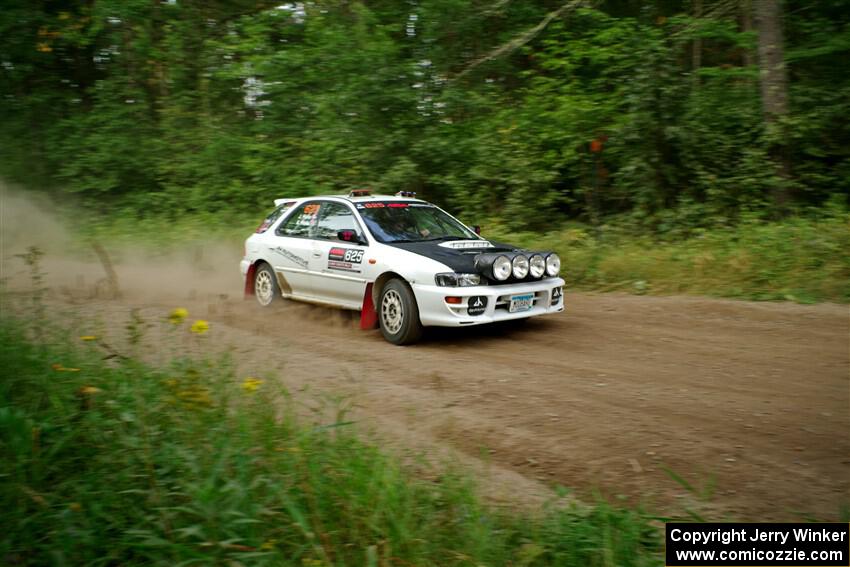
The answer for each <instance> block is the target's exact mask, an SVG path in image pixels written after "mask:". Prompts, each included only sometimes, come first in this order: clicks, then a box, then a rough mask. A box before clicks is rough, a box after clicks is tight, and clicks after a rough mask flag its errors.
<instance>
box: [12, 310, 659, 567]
mask: <svg viewBox="0 0 850 567" xmlns="http://www.w3.org/2000/svg"><path fill="white" fill-rule="evenodd" d="M6 299H8V298H6ZM4 313H5V315H4V317H3V318H2V319H0V367H2V368H3V369H4V379H3V380H2V381H0V508H2V510H4V512H3V524H4V530H3V533H2V535H0V560H2V562H3V563H4V564H6V565H47V564H55V565H61V564H70V565H82V564H86V565H117V564H120V565H141V564H168V565H199V564H233V565H237V564H242V565H244V564H250V565H299V566H305V565H308V566H320V565H327V566H330V565H351V566H378V565H381V566H384V565H387V566H388V565H434V566H437V565H439V566H449V565H470V566H472V565H517V566H519V565H599V566H603V565H660V564H661V559H660V548H661V541H660V533H659V531H658V528H657V525H656V524H654V523H653V521H652V518H651V517H650V516H649V515H648V514H646V513H644V512H642V511H641V510H637V509H625V508H619V507H616V506H613V505H610V504H608V503H605V502H602V501H600V502H597V503H594V504H592V505H588V506H585V505H577V504H569V503H568V502H569V501H568V500H563V499H556V500H555V501H553V502H552V503H551V505H548V506H545V507H544V508H542V509H539V510H537V511H533V510H530V508H531V507H530V506H529V507H528V508H527V509H525V510H523V511H517V510H511V509H503V508H499V507H496V506H493V505H488V504H486V503H484V502H483V501H482V500H481V497H480V496H479V495H478V494H477V492H476V489H475V487H474V484H473V482H472V481H471V479H470V478H469V477H468V476H467V474H466V473H464V472H462V471H457V470H451V471H450V470H447V471H446V472H444V473H443V474H441V475H439V476H438V478H436V479H434V480H426V479H423V478H416V477H415V476H412V475H411V473H410V471H408V470H407V469H406V468H405V467H403V466H401V465H400V464H399V463H398V460H397V458H395V457H394V456H393V455H390V454H386V453H384V452H382V451H380V450H379V449H377V448H376V447H374V446H372V445H370V444H368V443H367V442H364V441H363V440H362V439H360V438H358V437H357V434H356V430H355V425H354V424H352V423H350V422H347V421H345V417H344V415H340V416H338V417H337V418H336V419H331V420H330V421H329V422H327V423H308V422H306V421H303V420H299V419H298V418H296V417H295V410H294V405H295V402H294V400H293V399H292V398H291V397H290V396H289V394H288V393H287V392H286V391H285V390H284V389H282V387H281V385H280V383H279V382H278V381H277V379H276V377H275V376H261V377H251V376H236V375H234V372H233V371H232V369H231V366H230V365H229V363H228V360H227V358H226V357H224V358H219V357H214V356H212V355H210V354H209V353H206V354H205V351H204V348H203V343H204V340H205V338H206V335H207V334H208V333H214V332H215V328H214V327H212V328H211V327H210V326H209V325H208V324H206V322H204V321H193V320H192V319H191V318H189V317H188V316H189V314H188V313H187V312H186V311H185V310H181V309H176V310H175V311H174V312H172V313H171V314H170V315H169V314H168V313H164V314H163V319H162V320H161V321H159V322H157V323H156V324H159V325H164V326H167V327H168V328H169V333H171V334H172V335H173V341H174V342H176V343H177V344H180V345H182V349H181V350H182V352H181V353H178V355H177V356H176V358H175V359H174V360H173V361H172V362H171V363H170V364H169V365H168V366H167V367H164V368H151V367H148V366H145V365H144V364H142V363H140V362H138V361H137V360H134V359H133V358H129V357H125V356H123V355H122V354H120V353H116V352H115V351H114V349H112V348H111V347H109V348H104V346H103V345H104V343H105V342H106V341H107V340H108V339H109V338H108V337H100V336H94V335H80V333H81V332H85V331H84V329H80V328H78V327H75V328H74V329H73V330H70V329H64V328H61V327H63V325H62V323H61V321H47V320H43V319H38V318H30V319H28V320H27V321H21V320H16V319H13V318H11V317H10V316H9V315H8V311H6V312H4ZM144 328H145V325H136V326H132V325H131V326H130V327H128V329H127V333H128V337H127V339H128V341H129V342H130V344H133V343H134V342H135V341H138V340H140V339H141V335H140V333H143V332H144V331H143V329H144Z"/></svg>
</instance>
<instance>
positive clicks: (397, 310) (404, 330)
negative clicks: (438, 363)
mask: <svg viewBox="0 0 850 567" xmlns="http://www.w3.org/2000/svg"><path fill="white" fill-rule="evenodd" d="M379 305H380V310H379V311H378V315H379V321H380V324H381V334H383V335H384V338H385V339H387V340H388V341H389V342H391V343H393V344H394V345H409V344H412V343H415V342H416V341H418V340H419V339H420V338H421V337H422V323H421V322H420V321H419V306H418V305H417V304H416V298H415V297H414V296H413V291H412V290H411V289H410V286H408V285H407V284H406V283H405V282H403V281H401V280H398V279H393V280H390V281H389V282H387V285H385V286H384V289H382V290H381V297H380V302H379Z"/></svg>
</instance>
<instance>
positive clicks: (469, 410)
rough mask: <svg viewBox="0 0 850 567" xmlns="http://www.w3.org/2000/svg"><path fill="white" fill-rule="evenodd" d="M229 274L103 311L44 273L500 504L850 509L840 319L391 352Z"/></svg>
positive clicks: (622, 331) (849, 329) (578, 303)
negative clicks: (198, 334) (334, 414)
mask: <svg viewBox="0 0 850 567" xmlns="http://www.w3.org/2000/svg"><path fill="white" fill-rule="evenodd" d="M237 254H238V252H237V253H236V254H234V251H232V250H229V249H226V250H224V252H222V253H220V254H219V256H220V257H214V258H213V257H208V256H203V257H200V256H198V257H192V259H191V260H190V261H187V260H183V259H180V261H170V262H166V263H157V262H153V261H144V262H142V261H139V260H136V261H135V264H136V265H135V266H128V265H126V263H119V265H118V266H117V269H118V275H119V280H120V282H121V287H122V290H123V292H124V298H123V299H121V300H103V299H92V297H93V296H97V295H98V294H100V295H101V296H102V295H103V288H104V286H103V285H102V284H103V281H102V280H101V281H100V282H98V283H96V284H94V283H93V282H94V280H95V279H97V278H100V277H101V276H99V275H98V274H101V275H102V274H103V270H102V269H101V267H100V266H99V265H97V263H96V262H95V263H94V264H91V263H79V262H72V261H70V260H64V259H63V257H62V256H61V255H56V254H53V255H51V254H48V256H47V257H46V258H45V263H46V271H47V272H48V274H49V277H48V279H47V280H46V284H47V285H49V286H50V287H51V290H52V291H51V293H50V295H49V297H51V298H52V299H51V300H54V301H58V302H60V303H62V304H63V305H64V308H67V309H69V310H71V311H72V312H73V313H74V314H72V315H69V316H70V317H74V318H75V320H77V319H78V320H80V321H83V322H84V321H88V323H80V324H81V325H92V324H94V325H95V326H97V325H98V324H102V325H103V326H104V329H103V332H104V333H106V334H108V335H110V337H111V338H110V340H112V341H113V342H115V341H118V340H120V337H121V336H124V335H125V334H126V331H125V323H126V321H127V319H128V317H129V312H130V309H132V308H140V311H139V313H140V315H141V316H142V317H143V318H144V319H145V320H147V321H155V320H159V321H162V319H163V316H164V314H166V313H168V311H169V310H171V309H173V308H174V307H176V306H178V305H179V306H185V307H188V308H189V310H190V311H191V313H192V316H193V317H203V318H206V319H209V320H210V322H211V326H212V329H211V332H210V333H209V334H208V335H207V336H206V337H205V339H207V343H208V345H209V347H210V348H212V349H228V350H230V351H231V352H232V353H233V357H234V360H235V361H236V364H237V370H238V372H239V373H240V376H242V375H252V376H257V375H261V376H267V377H269V378H271V377H272V376H280V380H281V381H282V383H283V385H284V386H286V388H288V389H289V390H291V391H293V392H299V393H298V394H297V396H298V398H299V399H300V400H303V401H304V404H305V405H311V404H312V405H316V404H317V403H318V401H317V400H324V401H325V403H326V405H330V406H333V405H338V406H342V407H348V408H350V414H349V417H350V418H353V419H356V420H357V421H358V422H359V427H360V431H367V432H369V431H371V432H374V434H375V436H376V439H377V440H378V441H379V442H381V443H385V444H389V445H391V446H392V450H393V451H394V452H397V453H398V454H404V455H407V454H411V453H413V454H414V455H415V454H416V453H422V454H426V455H428V456H429V457H432V458H433V457H434V456H435V455H436V456H437V457H438V460H439V458H449V459H452V460H460V461H462V462H463V463H464V464H465V466H467V467H469V468H471V469H472V470H474V471H476V474H477V476H479V477H480V479H481V483H482V485H483V486H484V488H485V489H486V490H487V492H488V493H489V494H490V495H491V496H492V497H493V498H496V499H499V498H506V499H509V500H512V501H514V502H516V501H518V500H519V501H526V500H528V501H537V500H539V499H540V498H545V497H548V496H550V495H551V494H552V493H551V490H550V489H551V488H552V487H554V486H556V485H562V486H565V487H570V488H574V489H576V490H577V492H578V494H579V496H580V497H583V498H587V497H588V496H589V495H590V494H591V493H592V492H593V491H594V490H597V489H598V490H599V491H601V492H602V493H603V494H605V495H606V496H608V497H617V496H619V495H623V496H624V497H625V498H626V499H627V500H628V501H630V502H647V503H648V505H649V506H651V507H652V508H653V509H654V510H660V511H662V512H664V513H669V514H682V513H684V511H685V510H693V511H696V512H697V513H700V514H703V515H706V516H708V517H712V518H718V517H725V516H728V517H730V518H737V519H748V520H791V519H796V518H800V517H809V516H811V517H816V518H821V519H837V518H838V517H839V513H840V510H841V507H842V506H844V507H845V509H846V507H848V506H850V353H848V350H849V349H850V309H848V307H847V306H841V305H829V304H827V305H814V306H804V305H796V304H790V303H751V302H742V301H724V300H715V299H705V298H694V297H637V296H628V295H618V294H577V293H568V294H567V295H566V311H565V312H564V313H561V314H558V315H554V316H549V317H548V318H540V319H537V320H533V321H530V322H529V323H528V324H527V325H525V326H524V327H509V326H508V327H506V326H499V327H494V326H490V327H481V328H465V329H462V330H449V329H443V330H432V331H431V332H429V333H428V334H426V337H425V340H424V341H423V342H422V343H421V344H418V345H415V346H412V347H395V346H392V345H390V344H388V343H386V342H385V341H384V340H383V339H382V338H381V335H380V333H379V332H378V331H360V330H359V329H358V328H357V323H358V320H357V316H356V314H355V313H353V312H344V311H335V310H331V309H327V308H321V307H315V306H311V305H306V304H299V303H294V302H284V303H283V305H280V306H278V307H276V308H272V309H270V310H262V309H260V308H259V307H257V306H255V305H254V303H253V302H251V301H243V300H242V298H241V295H240V282H239V276H238V274H237V273H236V270H235V269H234V268H233V266H234V265H235V263H234V262H233V261H230V259H231V258H232V257H236V255H237ZM125 256H126V257H127V258H134V257H136V256H137V255H131V254H126V255H125ZM10 257H11V256H10ZM190 264H196V265H194V266H190ZM223 266H224V267H226V269H224V268H222V267H223ZM4 267H5V270H4V272H5V275H4V277H7V279H8V281H7V289H9V290H10V291H12V292H15V291H16V290H17V291H25V290H26V289H28V288H29V287H30V282H29V279H28V275H27V270H26V269H25V267H24V266H23V265H22V263H20V262H18V263H15V262H13V261H12V260H6V261H4ZM97 289H100V292H96V291H95V290H97ZM96 321H101V322H102V323H92V322H96ZM166 326H167V325H166ZM162 327H163V325H162V324H160V325H159V326H157V325H153V326H152V327H151V329H152V330H151V331H149V333H148V338H149V340H150V342H151V351H150V352H151V354H152V360H153V361H154V362H157V361H160V362H165V360H166V359H167V357H168V353H169V352H170V351H169V349H168V348H163V347H164V345H167V344H168V342H169V341H171V340H172V338H171V337H169V336H167V335H166V334H164V333H165V332H166V330H162ZM157 329H160V331H157ZM92 332H94V333H95V334H100V333H101V330H99V329H97V328H92V329H87V330H86V332H85V333H83V334H89V333H92ZM157 333H160V334H159V335H158V334H157ZM331 410H333V408H331ZM409 461H410V462H411V463H414V466H418V465H416V463H418V462H419V460H418V459H416V458H411V459H409ZM671 473H672V474H671ZM676 475H678V477H680V478H681V479H682V480H683V481H684V482H677V481H674V480H673V478H672V477H674V476H676ZM684 483H687V484H688V485H689V486H690V490H688V489H686V488H685V487H684V486H683V484H684Z"/></svg>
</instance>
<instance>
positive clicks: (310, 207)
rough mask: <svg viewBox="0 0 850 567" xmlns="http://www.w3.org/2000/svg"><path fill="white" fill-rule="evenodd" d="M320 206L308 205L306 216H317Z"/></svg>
mask: <svg viewBox="0 0 850 567" xmlns="http://www.w3.org/2000/svg"><path fill="white" fill-rule="evenodd" d="M320 206H321V205H307V206H306V207H304V214H305V215H315V214H316V213H318V212H319V207H320Z"/></svg>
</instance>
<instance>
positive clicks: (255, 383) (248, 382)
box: [242, 378, 263, 392]
mask: <svg viewBox="0 0 850 567" xmlns="http://www.w3.org/2000/svg"><path fill="white" fill-rule="evenodd" d="M262 383H263V381H262V380H259V379H257V378H246V379H245V381H244V382H242V389H243V390H245V391H246V392H255V391H257V388H259V387H260V386H261V385H262Z"/></svg>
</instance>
